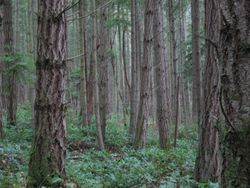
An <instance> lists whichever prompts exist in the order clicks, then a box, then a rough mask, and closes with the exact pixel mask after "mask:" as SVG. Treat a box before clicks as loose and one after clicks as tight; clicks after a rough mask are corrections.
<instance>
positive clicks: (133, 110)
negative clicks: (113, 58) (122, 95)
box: [129, 0, 141, 140]
mask: <svg viewBox="0 0 250 188" xmlns="http://www.w3.org/2000/svg"><path fill="white" fill-rule="evenodd" d="M131 22H132V32H131V38H132V39H131V48H132V49H131V60H132V62H131V63H132V65H131V91H130V127H129V135H130V137H131V138H130V139H132V140H133V139H134V137H135V129H136V123H137V116H138V101H139V99H138V92H139V91H138V87H139V79H138V78H139V76H138V75H139V72H138V71H139V68H138V67H140V65H141V35H140V22H139V1H136V0H132V3H131Z"/></svg>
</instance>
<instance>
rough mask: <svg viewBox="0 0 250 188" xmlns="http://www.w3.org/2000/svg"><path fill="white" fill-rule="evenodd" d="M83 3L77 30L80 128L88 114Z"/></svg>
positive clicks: (80, 3)
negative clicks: (79, 55) (78, 42)
mask: <svg viewBox="0 0 250 188" xmlns="http://www.w3.org/2000/svg"><path fill="white" fill-rule="evenodd" d="M84 6H85V1H84V0H80V1H79V17H80V19H79V29H80V33H79V34H80V54H83V56H81V59H80V60H81V81H80V84H81V86H80V117H81V120H82V127H85V126H86V125H88V112H87V93H86V76H85V74H86V72H85V70H86V61H85V60H86V59H85V56H86V55H87V54H85V52H86V50H85V47H86V45H85V42H86V41H85V27H86V26H85V25H86V23H85V18H82V17H83V15H84V13H85V11H84V10H85V8H84Z"/></svg>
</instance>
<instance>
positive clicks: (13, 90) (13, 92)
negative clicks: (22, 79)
mask: <svg viewBox="0 0 250 188" xmlns="http://www.w3.org/2000/svg"><path fill="white" fill-rule="evenodd" d="M2 1H3V6H4V8H3V35H4V45H3V46H4V53H5V56H6V59H8V60H6V62H5V64H6V69H7V70H9V69H10V68H11V67H12V66H13V65H14V64H15V62H14V60H13V59H14V44H13V37H14V33H13V24H12V3H11V1H9V0H2ZM15 77H16V76H15V69H14V70H13V69H12V70H9V71H8V74H7V121H8V124H9V125H16V109H17V86H16V78H15Z"/></svg>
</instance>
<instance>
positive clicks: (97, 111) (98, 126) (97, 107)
mask: <svg viewBox="0 0 250 188" xmlns="http://www.w3.org/2000/svg"><path fill="white" fill-rule="evenodd" d="M95 1H96V0H93V11H95V9H96V2H95ZM96 23H97V17H96V14H94V17H93V58H94V74H95V82H94V83H95V116H96V135H97V141H98V146H99V149H100V150H104V141H103V134H102V125H101V118H100V102H99V87H98V67H97V66H98V65H97V31H96Z"/></svg>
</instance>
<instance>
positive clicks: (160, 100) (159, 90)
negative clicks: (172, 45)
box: [153, 0, 169, 148]
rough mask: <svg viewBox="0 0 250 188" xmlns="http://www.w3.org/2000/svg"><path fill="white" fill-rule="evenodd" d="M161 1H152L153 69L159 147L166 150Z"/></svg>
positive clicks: (166, 131)
mask: <svg viewBox="0 0 250 188" xmlns="http://www.w3.org/2000/svg"><path fill="white" fill-rule="evenodd" d="M161 3H162V1H161V0H155V1H154V7H153V10H154V12H153V13H154V25H153V33H154V36H153V41H154V58H155V59H154V69H155V75H154V76H155V87H156V89H155V92H156V118H157V125H158V127H159V136H160V146H161V148H166V147H167V145H168V122H169V120H168V119H167V118H168V117H167V103H166V87H165V79H164V68H163V66H164V65H163V63H164V56H163V55H164V53H163V52H164V51H163V48H164V46H163V41H164V40H163V32H162V20H163V19H162V10H161V5H162V4H161Z"/></svg>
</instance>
